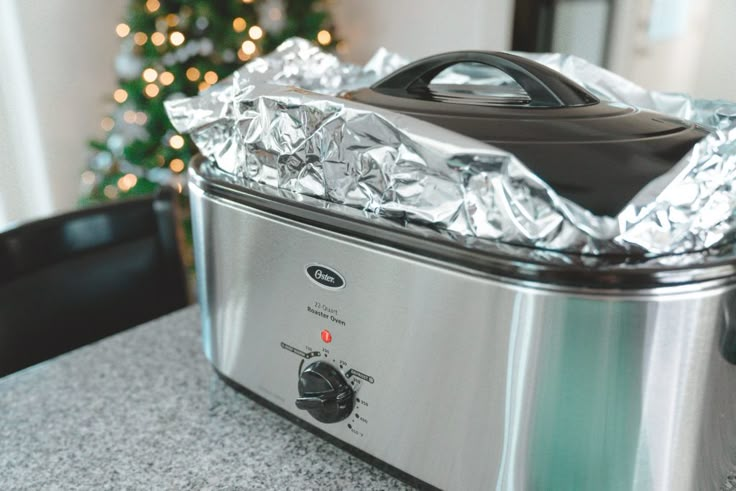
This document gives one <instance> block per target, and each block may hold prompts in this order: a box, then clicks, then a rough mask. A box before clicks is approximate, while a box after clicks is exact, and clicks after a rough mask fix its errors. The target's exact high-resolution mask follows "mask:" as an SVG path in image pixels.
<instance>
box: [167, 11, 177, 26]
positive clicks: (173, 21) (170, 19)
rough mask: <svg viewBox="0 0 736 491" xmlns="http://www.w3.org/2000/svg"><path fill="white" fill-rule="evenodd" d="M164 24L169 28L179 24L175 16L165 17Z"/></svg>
mask: <svg viewBox="0 0 736 491" xmlns="http://www.w3.org/2000/svg"><path fill="white" fill-rule="evenodd" d="M166 23H167V24H168V25H169V27H174V26H175V25H177V24H179V16H178V15H176V14H169V15H167V16H166Z"/></svg>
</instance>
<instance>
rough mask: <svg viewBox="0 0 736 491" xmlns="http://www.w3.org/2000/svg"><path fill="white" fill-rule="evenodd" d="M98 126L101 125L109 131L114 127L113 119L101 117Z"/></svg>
mask: <svg viewBox="0 0 736 491" xmlns="http://www.w3.org/2000/svg"><path fill="white" fill-rule="evenodd" d="M100 126H102V129H103V130H105V131H110V130H111V129H113V128H114V127H115V120H113V119H112V118H110V117H105V118H102V121H100Z"/></svg>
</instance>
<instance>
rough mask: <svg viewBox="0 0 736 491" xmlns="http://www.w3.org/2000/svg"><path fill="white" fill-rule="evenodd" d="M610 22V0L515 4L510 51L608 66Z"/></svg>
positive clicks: (526, 0)
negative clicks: (569, 57) (564, 56)
mask: <svg viewBox="0 0 736 491" xmlns="http://www.w3.org/2000/svg"><path fill="white" fill-rule="evenodd" d="M612 21H613V0H516V3H515V8H514V25H513V35H512V42H511V49H513V50H515V51H530V52H543V53H544V52H555V53H569V54H573V55H577V56H580V57H581V58H585V59H586V60H588V61H590V62H592V63H595V64H596V65H601V66H608V62H609V59H608V58H609V57H608V53H609V44H610V36H611V24H612Z"/></svg>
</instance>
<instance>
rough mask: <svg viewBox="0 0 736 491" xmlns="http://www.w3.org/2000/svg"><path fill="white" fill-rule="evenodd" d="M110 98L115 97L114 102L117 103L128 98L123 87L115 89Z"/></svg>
mask: <svg viewBox="0 0 736 491" xmlns="http://www.w3.org/2000/svg"><path fill="white" fill-rule="evenodd" d="M112 98H113V99H115V102H117V103H118V104H122V103H123V102H125V101H126V100H127V99H128V92H127V91H126V90H125V89H116V90H115V92H113V93H112Z"/></svg>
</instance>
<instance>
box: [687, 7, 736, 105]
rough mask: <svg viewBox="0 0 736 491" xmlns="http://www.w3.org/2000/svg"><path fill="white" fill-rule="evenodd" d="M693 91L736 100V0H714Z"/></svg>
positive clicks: (703, 94) (715, 97) (707, 95)
mask: <svg viewBox="0 0 736 491" xmlns="http://www.w3.org/2000/svg"><path fill="white" fill-rule="evenodd" d="M710 7H711V8H710V11H709V12H708V15H707V17H706V19H705V26H706V28H705V37H704V40H703V44H702V49H701V52H700V54H699V57H698V60H699V62H698V66H697V73H696V75H695V81H694V87H693V92H695V93H696V94H697V95H699V96H700V97H705V98H709V99H727V100H730V101H736V1H734V0H710Z"/></svg>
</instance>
